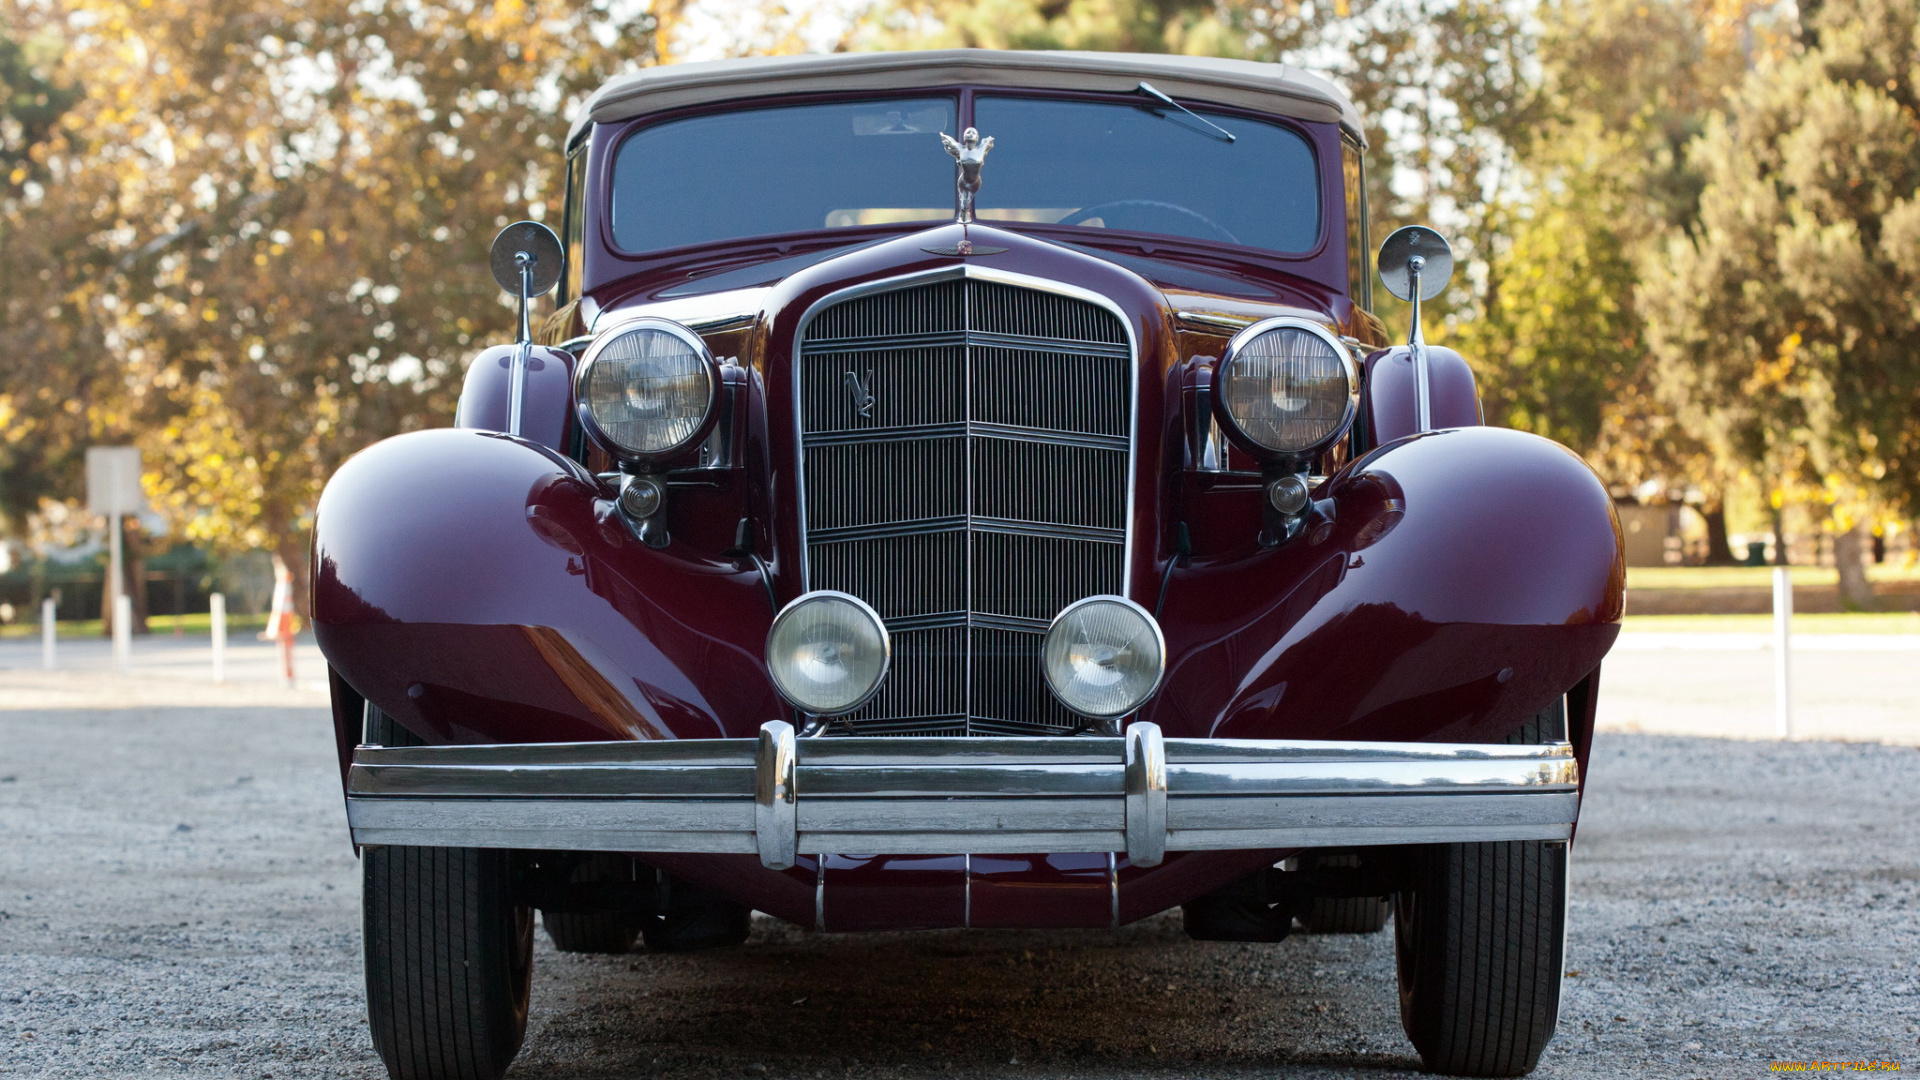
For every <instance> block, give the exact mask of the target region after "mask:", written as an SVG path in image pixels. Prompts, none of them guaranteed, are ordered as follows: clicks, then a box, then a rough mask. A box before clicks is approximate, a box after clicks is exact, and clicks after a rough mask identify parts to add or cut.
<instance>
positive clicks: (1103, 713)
mask: <svg viewBox="0 0 1920 1080" xmlns="http://www.w3.org/2000/svg"><path fill="white" fill-rule="evenodd" d="M1040 660H1041V667H1042V669H1043V670H1044V671H1045V672H1046V676H1047V687H1048V688H1049V689H1051V690H1052V691H1053V696H1054V697H1057V698H1059V699H1060V704H1062V705H1065V706H1066V707H1067V708H1069V709H1072V710H1073V711H1074V712H1077V713H1079V714H1080V715H1082V716H1090V717H1094V718H1096V719H1101V720H1109V719H1112V718H1113V717H1116V716H1125V715H1126V714H1127V713H1130V712H1132V711H1133V710H1135V709H1137V708H1139V707H1140V706H1142V705H1144V704H1146V701H1147V699H1148V698H1149V697H1152V696H1153V692H1154V690H1156V689H1158V688H1159V686H1160V676H1161V674H1162V672H1164V671H1165V670H1166V663H1167V643H1166V640H1165V639H1164V638H1163V637H1161V635H1160V624H1159V623H1156V622H1154V621H1153V616H1152V615H1149V614H1147V609H1146V608H1143V607H1141V606H1140V605H1139V604H1136V603H1134V602H1133V601H1131V600H1129V599H1127V598H1126V597H1124V596H1089V597H1087V598H1086V599H1084V600H1076V601H1074V602H1073V603H1071V604H1068V605H1067V606H1066V607H1064V608H1062V609H1061V610H1060V614H1058V615H1055V616H1054V617H1053V625H1052V626H1049V627H1048V628H1047V637H1046V641H1045V642H1044V643H1043V644H1042V645H1041V647H1040Z"/></svg>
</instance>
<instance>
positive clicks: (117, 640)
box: [113, 593, 133, 675]
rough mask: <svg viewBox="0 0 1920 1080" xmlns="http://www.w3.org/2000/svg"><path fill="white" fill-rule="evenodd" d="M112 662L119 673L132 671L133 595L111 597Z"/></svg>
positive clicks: (124, 594)
mask: <svg viewBox="0 0 1920 1080" xmlns="http://www.w3.org/2000/svg"><path fill="white" fill-rule="evenodd" d="M113 664H114V666H115V667H117V668H119V669H120V674H122V675H130V674H132V673H133V597H131V596H128V595H127V594H126V593H121V594H119V595H118V596H115V597H114V598H113Z"/></svg>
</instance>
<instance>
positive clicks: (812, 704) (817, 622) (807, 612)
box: [767, 589, 892, 716]
mask: <svg viewBox="0 0 1920 1080" xmlns="http://www.w3.org/2000/svg"><path fill="white" fill-rule="evenodd" d="M891 655H892V644H891V643H890V642H889V641H888V639H887V627H886V624H884V623H882V622H881V621H880V616H879V615H878V614H877V613H876V612H875V611H874V610H873V609H872V608H870V607H868V606H867V605H866V604H865V603H864V602H863V601H862V600H861V599H860V598H859V597H857V596H852V595H850V594H847V593H843V592H834V591H832V590H830V589H822V590H820V591H818V592H810V593H808V594H806V595H805V596H802V597H800V598H799V599H798V600H795V601H794V602H793V603H791V604H788V605H787V606H786V607H784V608H782V609H781V610H780V614H779V615H777V616H775V617H774V620H773V629H772V630H771V631H769V632H768V634H767V670H768V671H769V672H771V673H772V675H773V685H774V687H775V688H777V689H778V690H779V691H780V696H781V697H784V698H786V699H787V700H788V701H790V702H792V703H793V705H794V707H795V708H797V709H799V710H801V711H802V712H807V713H812V714H814V715H816V716H833V715H836V714H838V713H844V712H852V711H853V710H855V709H857V708H859V707H860V706H862V705H864V704H866V702H867V699H868V698H870V697H872V696H873V694H874V691H876V690H878V689H880V680H882V679H884V678H886V675H887V661H888V659H889V658H890V657H891Z"/></svg>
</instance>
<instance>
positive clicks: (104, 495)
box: [87, 446, 147, 517]
mask: <svg viewBox="0 0 1920 1080" xmlns="http://www.w3.org/2000/svg"><path fill="white" fill-rule="evenodd" d="M146 509H147V499H146V496H145V494H144V493H142V492H141V490H140V448H139V447H137V446H89V447H87V512H88V513H90V514H99V515H101V516H103V517H111V516H113V515H115V514H140V513H145V512H146Z"/></svg>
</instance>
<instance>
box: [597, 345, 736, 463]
mask: <svg viewBox="0 0 1920 1080" xmlns="http://www.w3.org/2000/svg"><path fill="white" fill-rule="evenodd" d="M719 383H720V378H719V370H718V367H717V366H716V365H715V364H714V360H713V354H712V353H710V352H708V351H707V346H706V343H705V342H703V341H701V340H700V335H698V334H696V333H694V332H693V331H691V330H689V329H687V328H686V327H684V326H681V325H680V324H679V323H676V322H671V321H669V320H667V319H653V318H646V319H635V320H633V321H632V322H628V323H623V324H621V325H620V326H617V327H615V328H614V329H612V330H609V331H607V332H606V333H605V334H602V335H601V336H600V337H599V338H598V339H596V340H595V341H594V343H593V344H592V345H590V346H588V348H587V353H586V355H585V356H584V357H582V359H581V363H580V373H579V374H578V375H577V376H576V377H575V381H574V395H575V397H576V399H577V400H578V401H579V409H580V418H581V421H582V423H584V424H585V425H586V427H587V430H588V431H589V432H590V433H592V435H593V436H594V437H595V438H596V439H598V440H599V441H600V442H602V443H605V444H606V445H607V447H608V448H609V449H611V450H612V451H613V452H614V454H615V455H616V456H618V457H621V458H624V459H628V460H633V459H643V460H644V459H651V458H660V457H665V456H667V455H669V454H672V453H674V452H676V451H679V450H684V449H686V448H687V447H688V446H689V445H691V444H693V443H694V442H695V441H697V440H698V439H699V438H700V437H701V436H703V435H705V434H706V432H707V430H708V428H709V426H710V424H709V421H710V420H712V418H713V404H714V398H715V395H716V391H717V389H718V387H719Z"/></svg>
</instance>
